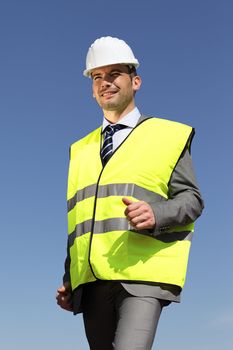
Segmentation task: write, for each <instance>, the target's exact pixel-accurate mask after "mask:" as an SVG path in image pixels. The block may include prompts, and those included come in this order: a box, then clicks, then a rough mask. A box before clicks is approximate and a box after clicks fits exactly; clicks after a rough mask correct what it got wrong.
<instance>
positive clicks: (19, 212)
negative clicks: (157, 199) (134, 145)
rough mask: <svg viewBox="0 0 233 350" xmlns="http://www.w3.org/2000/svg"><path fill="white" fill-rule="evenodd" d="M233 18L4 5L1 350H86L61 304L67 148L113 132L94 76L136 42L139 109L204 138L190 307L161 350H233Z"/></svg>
mask: <svg viewBox="0 0 233 350" xmlns="http://www.w3.org/2000/svg"><path fill="white" fill-rule="evenodd" d="M232 13H233V2H232V1H231V0H229V1H227V0H222V1H216V0H212V1H211V0H202V1H201V0H196V1H189V0H176V1H174V0H151V1H141V2H140V1H135V0H134V1H131V0H129V1H125V0H124V1H122V0H119V1H115V2H109V1H103V0H99V1H77V0H76V1H75V0H68V1H61V0H46V1H45V0H40V1H39V0H38V1H35V0H21V1H18V0H5V1H4V0H2V1H1V4H0V120H1V124H0V125H1V127H0V132H1V136H0V150H1V171H0V183H1V196H0V205H1V220H0V229H1V245H0V247H1V248H0V249H1V254H0V259H1V300H0V305H1V308H0V328H1V336H0V348H1V349H4V350H15V349H17V350H31V349H33V350H39V349H40V350H41V349H44V350H47V349H56V350H63V349H64V348H68V347H69V348H72V349H80V350H87V349H88V346H87V343H86V340H85V336H84V331H83V326H82V318H81V316H76V317H74V316H72V314H70V313H68V312H64V311H62V310H60V309H59V308H58V307H57V305H56V302H55V299H54V296H55V293H56V288H57V287H58V286H59V285H60V284H61V278H62V274H63V261H64V257H65V246H66V226H67V223H66V199H65V198H66V176H67V175H66V174H67V166H68V148H69V145H70V144H71V143H72V142H73V141H75V140H76V139H78V138H80V137H82V136H84V135H85V134H86V133H88V132H89V131H91V130H92V129H94V128H95V127H97V126H98V125H99V124H100V123H101V120H102V113H101V110H100V109H99V107H98V106H97V105H96V102H95V100H94V99H93V98H92V93H91V83H90V80H89V79H87V78H84V77H83V76H82V71H83V69H84V66H85V56H86V52H87V49H88V47H89V46H90V44H91V43H92V42H93V41H94V40H95V39H96V38H97V37H100V36H105V35H111V36H117V37H120V38H123V39H125V40H126V41H127V42H128V43H129V44H130V45H131V46H132V48H133V50H134V52H135V55H136V57H137V58H138V59H139V61H140V62H141V66H140V68H139V73H140V75H141V76H142V79H143V86H142V88H141V91H140V92H139V93H138V94H137V105H138V107H139V109H140V110H141V111H142V112H143V113H144V114H149V115H155V116H160V117H164V118H168V119H173V120H177V121H180V122H184V123H187V124H191V125H193V126H194V127H195V128H196V137H195V139H194V142H193V148H192V155H193V161H194V164H195V169H196V175H197V178H198V182H199V185H200V188H201V190H202V193H203V197H204V199H205V204H206V209H205V212H204V214H203V216H202V218H201V219H200V220H199V221H198V223H197V225H196V234H195V237H194V240H193V246H192V251H191V257H190V263H189V268H188V278H187V282H186V286H185V288H184V291H183V297H182V303H181V304H179V305H171V306H169V307H168V308H167V309H166V310H165V311H164V313H163V315H162V317H161V321H160V324H159V328H158V333H157V336H156V342H155V345H154V348H153V349H158V350H167V349H169V348H172V349H173V350H187V349H189V350H196V349H198V350H208V349H211V350H220V349H224V350H231V349H232V343H233V335H232V328H233V301H232V293H233V280H232V265H233V261H232V255H233V254H232V246H233V233H232V222H231V218H232V213H231V208H232V205H231V204H230V203H231V202H232V157H231V156H230V154H231V150H232V137H231V134H232V128H233V122H232V113H233V65H232V62H233V42H232V37H233V21H232Z"/></svg>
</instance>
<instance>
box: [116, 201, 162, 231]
mask: <svg viewBox="0 0 233 350" xmlns="http://www.w3.org/2000/svg"><path fill="white" fill-rule="evenodd" d="M126 199H127V198H126ZM122 201H123V202H124V203H125V204H126V205H127V208H126V209H125V216H126V217H127V219H128V220H129V222H130V224H131V226H133V227H134V228H135V229H137V230H145V229H151V228H153V227H154V226H155V216H154V212H153V210H152V208H151V206H150V205H149V204H148V203H146V202H143V201H139V202H133V201H131V200H127V201H126V200H125V198H124V200H123V199H122ZM127 203H128V204H127Z"/></svg>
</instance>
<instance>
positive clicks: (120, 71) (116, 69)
mask: <svg viewBox="0 0 233 350" xmlns="http://www.w3.org/2000/svg"><path fill="white" fill-rule="evenodd" d="M114 72H116V73H126V72H124V71H123V70H122V69H120V68H114V69H112V70H111V71H110V72H108V74H112V73H114ZM98 75H101V72H96V73H94V74H93V73H92V74H91V76H92V78H94V77H96V76H98Z"/></svg>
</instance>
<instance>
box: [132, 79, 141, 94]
mask: <svg viewBox="0 0 233 350" xmlns="http://www.w3.org/2000/svg"><path fill="white" fill-rule="evenodd" d="M141 84H142V79H141V77H140V76H139V75H135V77H133V78H132V85H133V90H134V91H135V92H136V91H138V90H139V89H140V87H141Z"/></svg>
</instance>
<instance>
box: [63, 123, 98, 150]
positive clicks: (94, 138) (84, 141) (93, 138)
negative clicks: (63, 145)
mask: <svg viewBox="0 0 233 350" xmlns="http://www.w3.org/2000/svg"><path fill="white" fill-rule="evenodd" d="M101 129H102V127H99V128H97V129H95V130H93V131H91V132H90V133H89V134H87V135H86V136H84V137H82V138H81V139H79V140H77V141H75V142H74V143H72V144H71V146H70V147H71V148H72V149H74V148H77V147H84V146H86V145H88V144H90V143H92V142H98V141H99V139H100V136H101Z"/></svg>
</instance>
